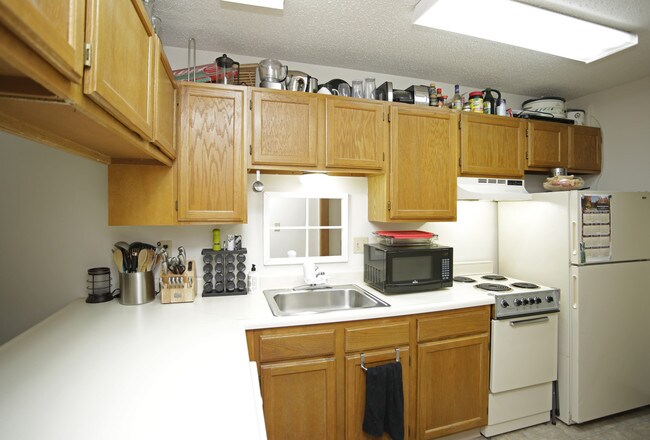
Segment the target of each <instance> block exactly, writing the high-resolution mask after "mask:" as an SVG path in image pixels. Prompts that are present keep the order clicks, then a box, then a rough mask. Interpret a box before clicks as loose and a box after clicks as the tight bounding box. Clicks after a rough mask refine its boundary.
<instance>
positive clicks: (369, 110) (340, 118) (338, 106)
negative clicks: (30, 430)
mask: <svg viewBox="0 0 650 440" xmlns="http://www.w3.org/2000/svg"><path fill="white" fill-rule="evenodd" d="M326 108H327V110H326V117H325V119H326V121H327V123H326V125H325V127H326V128H325V145H326V148H325V166H326V167H327V168H353V169H367V170H381V169H382V167H383V164H384V162H383V159H384V151H385V145H386V143H387V140H388V125H387V123H386V122H385V114H384V113H385V106H384V104H383V103H382V102H376V101H357V100H354V99H350V98H336V97H334V98H327V103H326Z"/></svg>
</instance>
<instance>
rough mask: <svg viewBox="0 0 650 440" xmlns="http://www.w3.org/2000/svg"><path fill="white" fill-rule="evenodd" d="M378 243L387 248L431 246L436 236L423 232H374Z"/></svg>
mask: <svg viewBox="0 0 650 440" xmlns="http://www.w3.org/2000/svg"><path fill="white" fill-rule="evenodd" d="M375 235H376V236H377V239H378V240H379V243H381V244H384V245H389V246H404V245H411V246H414V245H423V244H432V243H433V240H435V239H436V238H437V237H438V236H437V235H436V234H434V233H431V232H425V231H376V232H375Z"/></svg>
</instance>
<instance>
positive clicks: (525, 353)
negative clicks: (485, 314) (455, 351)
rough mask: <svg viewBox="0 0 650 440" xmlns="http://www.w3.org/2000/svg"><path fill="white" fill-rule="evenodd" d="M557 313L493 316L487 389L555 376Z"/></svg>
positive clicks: (524, 384) (508, 387)
mask: <svg viewBox="0 0 650 440" xmlns="http://www.w3.org/2000/svg"><path fill="white" fill-rule="evenodd" d="M557 332H558V313H549V314H545V315H535V316H523V317H519V318H510V319H493V320H492V353H491V359H490V391H491V392H492V393H500V392H503V391H508V390H513V389H516V388H523V387H528V386H531V385H537V384H541V383H545V382H552V381H554V380H556V379H557V350H558V345H557V344H558V336H557Z"/></svg>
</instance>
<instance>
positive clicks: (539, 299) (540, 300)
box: [535, 296, 542, 304]
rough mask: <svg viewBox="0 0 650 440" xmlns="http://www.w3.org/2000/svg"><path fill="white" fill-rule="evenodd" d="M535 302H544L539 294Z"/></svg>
mask: <svg viewBox="0 0 650 440" xmlns="http://www.w3.org/2000/svg"><path fill="white" fill-rule="evenodd" d="M535 303H536V304H541V303H542V298H540V297H539V296H536V297H535Z"/></svg>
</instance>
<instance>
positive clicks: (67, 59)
mask: <svg viewBox="0 0 650 440" xmlns="http://www.w3.org/2000/svg"><path fill="white" fill-rule="evenodd" d="M84 17H85V0H32V1H27V0H0V21H1V22H2V24H3V25H5V26H6V27H8V28H9V29H11V30H12V31H13V32H14V33H15V34H16V35H18V36H19V37H20V38H21V39H22V40H23V41H24V42H25V43H26V44H27V45H28V46H29V47H30V48H31V49H32V50H34V52H36V53H38V54H39V55H40V56H41V57H43V58H44V59H45V60H47V61H48V62H49V63H50V64H51V65H52V66H53V67H54V68H56V69H57V70H58V71H59V72H61V73H62V74H63V75H65V76H66V77H67V78H68V79H70V80H71V81H73V82H75V83H78V84H80V83H81V79H82V76H83V56H84Z"/></svg>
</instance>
